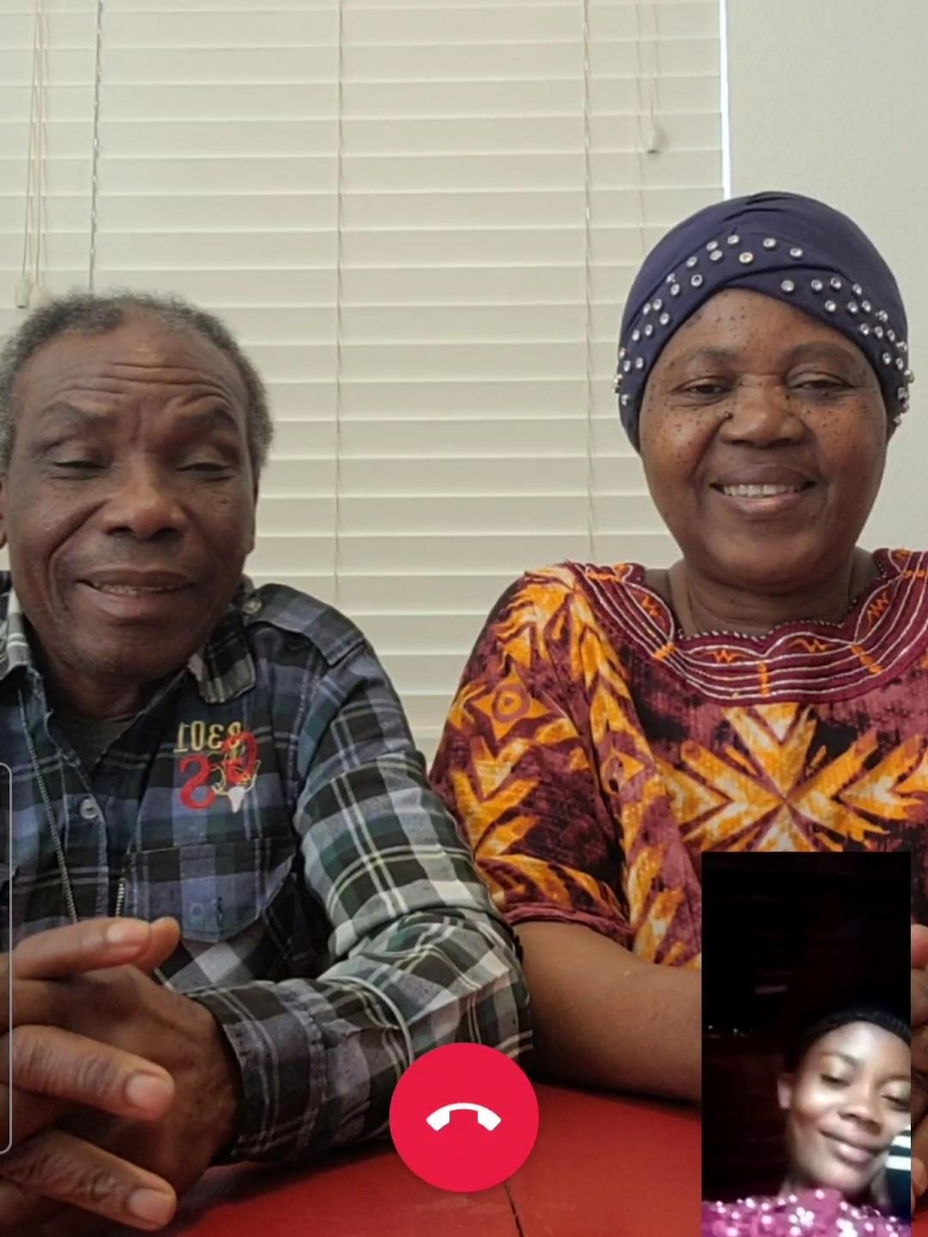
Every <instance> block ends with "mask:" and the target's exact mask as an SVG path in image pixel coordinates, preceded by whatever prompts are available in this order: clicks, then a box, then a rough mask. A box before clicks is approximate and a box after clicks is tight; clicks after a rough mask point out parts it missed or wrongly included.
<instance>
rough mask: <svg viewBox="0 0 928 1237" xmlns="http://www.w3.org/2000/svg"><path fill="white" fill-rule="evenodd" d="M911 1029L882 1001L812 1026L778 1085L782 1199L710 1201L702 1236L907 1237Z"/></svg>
mask: <svg viewBox="0 0 928 1237" xmlns="http://www.w3.org/2000/svg"><path fill="white" fill-rule="evenodd" d="M910 1038H911V1032H910V1028H909V1025H908V1023H906V1022H905V1021H903V1020H902V1019H901V1018H900V1017H899V1016H898V1015H897V1014H896V1013H894V1012H892V1011H891V1010H890V1009H888V1008H883V1007H881V1006H880V1005H871V1004H866V1003H861V1004H855V1005H850V1006H846V1007H844V1008H842V1009H840V1010H836V1011H833V1012H831V1013H829V1014H827V1015H825V1016H824V1017H819V1018H817V1019H815V1020H814V1021H812V1022H810V1023H808V1024H807V1025H806V1026H805V1027H803V1028H802V1029H801V1030H800V1031H799V1033H798V1034H797V1035H796V1036H795V1038H794V1040H793V1043H792V1044H790V1045H789V1046H788V1048H787V1051H786V1054H785V1068H784V1072H783V1073H782V1074H781V1075H780V1078H779V1080H778V1083H777V1092H778V1100H779V1105H780V1108H781V1109H782V1111H783V1113H784V1116H785V1142H784V1149H785V1165H784V1179H783V1184H782V1187H781V1189H780V1191H779V1194H778V1195H777V1196H776V1197H766V1198H763V1197H761V1198H757V1197H755V1198H746V1199H739V1200H738V1201H737V1202H734V1203H707V1204H705V1205H704V1209H703V1237H755V1234H756V1235H757V1237H760V1235H761V1234H765V1235H766V1237H791V1235H792V1234H797V1233H798V1234H801V1235H802V1237H857V1235H859V1237H904V1235H907V1234H909V1233H910V1231H911V1228H910V1224H909V1221H908V1219H907V1218H903V1217H905V1216H907V1215H908V1211H909V1194H910V1176H909V1166H908V1160H907V1154H908V1153H907V1150H906V1148H907V1131H908V1127H909V1123H910V1115H909V1106H910V1102H911V1077H910V1069H911V1050H910V1046H909V1045H910Z"/></svg>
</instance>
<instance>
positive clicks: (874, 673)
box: [568, 550, 928, 703]
mask: <svg viewBox="0 0 928 1237" xmlns="http://www.w3.org/2000/svg"><path fill="white" fill-rule="evenodd" d="M874 562H875V564H876V566H877V570H878V572H879V575H878V576H877V578H876V579H874V580H871V581H870V583H869V584H868V585H866V587H865V588H863V589H862V590H861V591H860V593H858V595H857V596H856V597H855V599H854V600H853V602H852V603H851V605H850V607H849V608H848V612H847V614H846V615H845V617H844V618H843V619H842V620H841V621H840V622H837V623H833V622H827V621H825V620H813V619H806V620H802V619H800V620H790V621H788V622H785V623H780V624H778V625H777V626H776V627H774V628H772V629H771V630H770V631H769V632H765V633H763V634H762V635H745V634H742V633H737V632H724V631H723V632H700V633H699V634H697V635H694V636H687V635H685V634H684V633H683V632H682V630H681V628H680V625H679V623H678V621H677V618H676V615H675V614H674V612H673V610H672V609H671V607H670V606H669V605H668V603H667V602H666V600H665V599H664V598H663V597H662V596H661V595H660V594H659V593H657V592H656V591H655V590H654V589H653V588H651V587H650V586H649V585H648V584H646V583H645V569H644V567H643V566H641V565H640V564H638V563H623V564H619V565H618V566H615V567H596V566H594V565H592V564H580V563H572V564H568V566H569V567H570V568H571V570H572V572H573V573H574V576H575V578H576V579H578V580H580V581H582V582H583V585H584V591H585V592H587V593H589V594H591V600H592V601H593V603H594V605H595V608H596V611H597V613H599V614H601V615H602V616H603V617H604V618H605V619H606V620H607V621H608V622H610V623H611V624H612V625H614V626H616V627H618V628H619V629H620V632H621V635H622V638H623V640H625V641H631V642H632V643H633V644H635V645H636V646H637V647H638V648H639V649H640V650H641V651H642V652H644V653H645V654H646V655H647V656H648V657H649V658H651V659H652V660H653V661H655V662H658V663H660V664H661V665H663V666H664V667H666V668H667V669H668V670H672V671H674V672H675V673H676V674H677V676H678V677H680V678H682V679H684V680H685V681H686V682H687V683H688V684H690V685H692V686H694V687H696V688H698V689H699V690H700V691H701V692H703V693H704V694H705V695H707V696H709V697H712V698H714V699H717V700H725V701H732V700H737V701H738V702H739V703H740V702H744V703H748V702H756V703H765V702H769V703H774V702H777V701H783V700H797V699H801V698H810V697H811V698H815V699H823V698H824V699H842V698H846V697H848V696H854V695H858V694H860V693H861V691H864V690H870V689H872V688H873V687H874V686H875V685H876V683H877V682H880V681H883V680H884V679H885V678H887V677H889V676H894V675H898V674H899V673H900V671H901V670H903V669H904V668H905V667H906V666H907V665H908V664H909V663H910V662H911V661H912V660H913V659H914V657H916V656H917V655H918V654H919V652H920V651H921V650H922V649H923V648H924V647H925V645H926V643H928V583H926V581H928V553H925V552H922V553H914V552H912V551H908V550H892V551H890V550H876V551H875V552H874Z"/></svg>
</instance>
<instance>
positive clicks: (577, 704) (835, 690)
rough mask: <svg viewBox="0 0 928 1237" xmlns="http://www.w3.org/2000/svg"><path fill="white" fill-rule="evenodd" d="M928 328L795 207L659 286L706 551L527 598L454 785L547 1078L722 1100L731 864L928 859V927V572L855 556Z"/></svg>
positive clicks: (646, 395) (655, 466)
mask: <svg viewBox="0 0 928 1237" xmlns="http://www.w3.org/2000/svg"><path fill="white" fill-rule="evenodd" d="M906 334H907V328H906V316H905V310H904V308H903V305H902V301H901V298H900V294H899V290H898V288H897V285H896V281H895V279H894V278H893V276H892V274H891V272H890V270H889V269H888V267H887V266H886V263H885V262H884V261H883V259H882V258H881V257H880V255H879V253H878V252H877V251H876V249H875V248H874V247H873V245H872V244H871V243H870V241H869V240H868V239H867V238H866V237H865V236H864V235H863V233H862V232H861V231H860V229H859V228H857V227H856V226H855V225H854V224H853V223H852V222H851V221H850V220H849V219H847V218H846V217H845V216H844V215H842V214H840V213H839V212H837V211H835V210H832V209H831V208H829V207H828V206H825V205H823V204H822V203H820V202H815V201H812V200H811V199H808V198H804V197H797V196H794V195H791V194H773V193H766V194H758V195H756V196H754V197H749V198H739V199H735V200H732V201H727V202H721V203H718V204H717V205H714V206H711V207H708V208H707V209H705V210H703V211H700V212H699V213H698V214H697V215H694V216H693V217H692V218H690V219H688V220H686V221H685V222H684V223H682V224H681V225H679V226H678V227H677V228H675V229H674V230H673V231H671V232H670V233H669V234H668V235H667V236H666V237H665V238H664V239H663V240H662V241H661V242H660V243H659V244H658V245H657V247H656V248H655V249H654V250H653V252H652V253H651V254H650V255H649V257H648V258H647V259H646V261H645V263H644V266H643V267H642V270H641V272H640V273H639V275H638V277H637V279H636V280H635V283H634V285H633V287H632V289H631V293H630V295H629V298H628V301H627V304H626V308H625V314H624V318H623V322H622V336H621V347H620V350H619V357H620V365H619V374H618V389H619V392H620V396H619V406H620V413H621V417H622V421H623V424H624V426H625V429H626V431H627V432H628V435H629V437H630V439H631V441H632V443H633V445H634V446H635V447H636V448H637V449H638V450H639V451H640V452H641V455H642V459H643V462H644V468H645V474H646V476H647V481H648V485H649V488H650V491H651V494H652V497H653V499H654V501H655V503H656V505H657V507H658V509H659V511H660V512H661V515H662V516H663V518H664V520H665V522H666V524H667V526H668V528H669V530H670V532H671V533H672V534H673V536H674V538H675V540H676V541H677V543H678V545H679V547H680V551H681V558H680V560H679V562H677V563H676V564H675V565H674V566H673V567H671V568H670V570H669V571H661V570H655V569H651V568H648V567H646V566H640V565H637V564H629V563H625V564H621V565H619V566H594V565H590V564H582V563H563V564H561V565H560V566H558V567H553V568H548V569H545V570H540V571H532V572H529V573H527V574H526V575H524V576H523V577H522V578H521V579H520V580H518V581H517V582H516V583H515V584H514V585H513V586H512V587H511V588H510V589H509V590H508V591H507V592H506V593H505V594H504V595H503V597H502V599H501V600H500V601H499V603H498V604H497V606H496V608H495V609H494V611H493V612H492V614H491V615H490V618H489V620H488V622H487V624H486V626H485V628H484V630H483V633H482V634H481V636H480V637H479V639H478V641H477V645H476V647H475V649H474V652H473V654H472V656H471V659H470V662H469V664H468V666H467V668H466V670H465V672H464V676H463V680H462V683H461V687H460V689H459V691H458V694H457V697H456V699H455V701H454V703H453V705H452V708H451V711H450V714H449V717H448V721H447V724H446V728H445V731H444V735H443V738H442V741H441V744H440V747H439V751H438V754H437V757H436V762H435V767H434V770H433V776H434V780H435V783H436V785H437V786H438V788H439V790H440V791H441V793H442V794H443V796H444V798H445V800H446V801H447V803H448V804H449V806H450V807H451V809H452V810H453V811H454V812H455V813H456V814H457V816H458V818H459V820H460V821H461V823H462V825H463V828H464V829H465V831H466V833H467V835H468V837H469V838H470V841H471V844H472V846H473V848H474V851H475V853H476V856H477V859H478V862H479V864H480V866H481V869H482V871H483V873H484V875H485V877H486V879H487V881H488V882H489V884H490V885H491V887H492V890H493V893H494V896H495V899H496V901H497V904H498V905H499V906H500V907H501V908H502V909H503V911H504V913H505V914H506V915H507V916H508V918H509V921H510V922H511V923H513V924H516V925H518V935H519V937H520V940H521V943H522V946H523V950H524V962H525V968H526V973H527V976H528V981H529V990H530V994H531V999H532V1005H533V1010H534V1018H535V1026H536V1043H537V1060H538V1064H539V1067H540V1068H541V1069H543V1070H547V1071H548V1072H550V1073H553V1074H558V1075H560V1076H562V1077H567V1078H570V1079H572V1080H576V1081H581V1082H590V1083H594V1084H596V1085H599V1086H612V1087H617V1088H621V1089H636V1090H643V1091H649V1092H651V1093H660V1094H667V1095H674V1096H683V1097H688V1098H696V1097H697V1096H698V1094H699V1085H700V1037H699V995H700V994H699V975H698V972H697V970H696V967H697V966H698V959H699V951H700V859H701V854H702V852H703V851H704V850H710V849H716V848H721V849H740V850H751V851H770V850H810V851H811V850H842V849H845V848H854V849H868V850H885V849H892V848H896V847H907V848H911V849H912V850H913V851H914V854H915V860H914V870H915V873H916V877H915V886H916V888H915V902H914V907H915V910H916V912H921V914H917V916H916V917H917V918H921V919H924V911H925V908H926V889H925V882H924V856H925V842H924V828H923V826H924V825H925V823H926V822H928V745H926V736H928V690H926V687H928V684H926V670H928V657H926V654H928V586H926V573H928V555H925V554H921V553H907V552H903V551H892V552H890V551H887V550H879V551H877V552H875V553H872V554H871V553H868V552H866V551H865V550H863V549H860V548H858V547H857V545H856V541H857V537H858V535H859V534H860V532H861V529H862V528H863V526H864V522H865V521H866V519H867V515H868V513H869V512H870V509H871V506H872V504H873V501H874V499H875V497H876V494H877V491H878V489H879V485H880V479H881V477H882V475H883V466H884V461H885V457H886V449H887V444H888V442H889V440H890V438H891V437H892V434H893V432H894V430H895V428H896V426H897V425H898V423H899V420H900V418H901V417H902V415H903V413H904V412H905V410H906V407H907V405H908V387H909V381H910V379H911V375H910V373H909V371H908V369H907V359H906V358H907V350H908V345H907V340H906ZM916 535H917V533H916Z"/></svg>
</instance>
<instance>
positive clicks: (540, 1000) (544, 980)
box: [516, 920, 702, 1100]
mask: <svg viewBox="0 0 928 1237" xmlns="http://www.w3.org/2000/svg"><path fill="white" fill-rule="evenodd" d="M516 932H517V934H518V937H519V940H520V941H521V942H522V948H523V967H524V969H525V974H526V978H527V980H528V988H529V993H530V994H531V1005H532V1015H533V1022H534V1028H535V1063H536V1069H537V1070H538V1071H539V1072H542V1073H545V1074H548V1075H549V1076H551V1077H556V1078H559V1079H562V1080H564V1081H565V1082H579V1083H586V1084H592V1085H594V1086H600V1087H610V1088H612V1089H614V1090H619V1091H644V1092H647V1093H648V1094H650V1095H667V1096H671V1097H673V1098H677V1099H687V1100H698V1099H699V1095H700V1082H701V1036H702V1025H701V1017H700V975H699V972H698V971H695V970H690V969H688V968H681V967H674V966H656V965H655V964H653V963H651V962H642V961H641V959H639V958H636V957H635V956H634V954H631V953H629V952H628V950H627V949H623V948H622V946H621V945H618V944H617V943H616V942H615V941H612V940H610V939H609V938H608V937H606V936H602V935H601V934H599V933H598V932H594V931H593V930H592V929H590V928H586V927H583V926H582V925H579V924H569V923H548V922H544V921H541V920H535V921H531V922H526V923H521V924H519V925H518V927H517V929H516Z"/></svg>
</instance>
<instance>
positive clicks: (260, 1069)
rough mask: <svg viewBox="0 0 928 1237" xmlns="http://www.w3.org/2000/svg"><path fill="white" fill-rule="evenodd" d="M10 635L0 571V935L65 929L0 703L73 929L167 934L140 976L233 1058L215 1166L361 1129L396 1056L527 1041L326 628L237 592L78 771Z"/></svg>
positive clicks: (19, 634) (436, 838)
mask: <svg viewBox="0 0 928 1237" xmlns="http://www.w3.org/2000/svg"><path fill="white" fill-rule="evenodd" d="M28 630H29V629H28V627H27V624H26V622H25V620H24V616H23V614H22V612H21V610H20V608H19V605H18V602H17V599H16V596H15V593H13V592H12V590H11V582H10V577H9V575H8V574H7V573H0V760H2V761H4V762H5V763H6V764H8V765H9V766H10V768H11V769H12V773H13V818H12V863H13V870H14V876H13V884H12V889H13V923H14V938H15V939H20V938H22V937H24V936H26V935H28V934H30V933H33V932H37V931H39V930H40V929H43V928H49V927H54V926H58V925H60V924H62V923H65V922H67V913H66V910H65V904H64V899H63V890H62V881H61V876H60V872H59V867H58V863H57V861H56V856H55V848H54V841H53V838H52V836H51V833H50V828H49V824H48V820H47V817H46V813H45V809H44V806H43V803H42V798H41V791H40V785H39V779H38V777H37V775H36V771H35V769H34V767H33V763H32V760H31V758H30V754H29V752H28V749H27V745H26V742H25V739H24V736H23V727H22V722H21V714H20V708H21V705H22V707H24V709H25V716H26V718H27V720H28V726H29V730H30V733H31V736H32V740H33V743H34V745H35V749H36V754H37V758H38V764H39V767H40V769H41V771H42V775H43V778H44V781H45V784H46V787H47V789H48V793H49V795H50V798H51V804H52V809H53V811H54V814H55V818H56V821H57V825H58V830H59V833H60V835H61V838H62V841H63V844H64V850H65V856H66V861H67V867H68V871H69V873H70V878H71V884H72V887H73V892H74V897H75V902H76V905H77V913H78V916H79V918H81V919H83V918H90V917H92V916H99V915H112V914H117V913H121V914H125V915H132V916H137V917H139V918H142V919H147V920H154V919H156V918H158V917H159V916H162V915H173V916H175V917H176V918H177V919H178V920H179V921H180V924H181V926H182V930H183V936H182V944H181V947H180V948H179V949H178V951H177V952H176V953H175V954H174V956H173V957H172V958H171V959H170V960H169V961H168V962H167V963H166V964H165V966H164V967H163V968H162V970H161V972H160V974H161V977H162V978H163V979H164V980H165V982H168V983H170V985H171V987H173V988H175V989H176V990H178V991H182V992H184V993H186V994H188V995H190V996H191V997H194V998H195V999H196V1000H197V1001H199V1002H201V1003H202V1004H203V1005H205V1006H206V1007H207V1008H209V1009H210V1011H211V1012H212V1013H213V1015H214V1016H215V1017H216V1018H217V1019H218V1020H219V1022H220V1024H221V1025H222V1027H223V1029H224V1031H225V1033H226V1035H227V1037H228V1039H229V1042H230V1043H231V1046H232V1048H233V1050H234V1052H235V1055H236V1057H237V1059H238V1062H239V1064H240V1066H241V1074H242V1086H243V1094H244V1101H243V1105H242V1110H241V1114H240V1124H239V1128H238V1132H237V1138H236V1140H235V1142H234V1143H233V1145H232V1147H231V1148H230V1149H229V1152H228V1156H227V1158H229V1159H268V1158H273V1159H294V1158H297V1157H300V1156H303V1155H305V1154H307V1153H311V1152H314V1151H317V1150H321V1149H323V1148H328V1147H333V1146H337V1145H340V1144H345V1143H349V1142H353V1141H355V1140H357V1139H361V1138H366V1137H369V1136H371V1135H373V1134H375V1133H378V1132H380V1131H382V1130H383V1129H384V1127H385V1124H386V1121H387V1116H388V1108H389V1102H390V1096H391V1093H392V1091H393V1087H394V1085H395V1083H396V1081H397V1079H398V1078H399V1076H400V1074H401V1073H402V1071H403V1069H404V1068H405V1066H406V1065H407V1064H408V1057H409V1052H410V1049H411V1050H412V1053H413V1054H414V1055H418V1054H420V1053H422V1052H425V1051H427V1050H428V1049H429V1048H433V1047H435V1046H436V1045H438V1044H444V1043H449V1042H452V1041H456V1040H466V1041H475V1042H479V1043H484V1044H489V1045H492V1046H494V1047H496V1048H499V1049H501V1050H502V1051H503V1052H505V1053H507V1054H509V1055H511V1056H516V1055H518V1054H520V1053H521V1052H522V1051H523V1050H525V1049H526V1048H527V1047H528V1045H529V1039H530V1033H529V1029H528V1012H527V997H526V992H525V987H524V982H523V979H522V976H521V972H520V969H519V966H518V962H517V960H516V957H515V951H514V947H513V941H512V937H511V936H510V934H509V932H508V929H506V928H505V926H504V925H503V924H502V921H501V919H500V918H499V916H498V915H497V913H496V911H495V909H494V907H493V905H492V903H491V901H490V898H489V895H488V893H487V891H486V889H485V888H484V886H483V885H482V883H481V882H480V880H479V878H478V877H477V875H476V874H475V870H474V867H473V865H472V861H471V856H470V853H469V851H468V849H467V847H466V846H465V844H464V843H463V842H462V841H461V838H460V837H459V835H458V833H457V830H456V828H455V825H454V824H453V822H452V820H451V818H450V817H449V816H448V814H447V813H446V811H445V809H444V808H443V807H442V805H441V803H440V801H439V800H438V799H437V797H436V796H435V795H434V793H433V792H432V791H431V789H430V788H429V786H428V782H427V780H426V776H425V772H424V767H423V762H422V758H421V756H419V754H418V753H417V752H416V751H415V750H414V747H413V743H412V740H411V738H410V734H409V730H408V727H407V724H406V720H405V717H404V715H403V710H402V707H401V705H400V703H399V701H398V699H397V697H396V694H395V692H394V690H393V688H392V686H391V684H390V682H389V680H388V679H387V677H386V675H385V673H384V671H383V669H382V668H381V666H380V664H379V662H378V661H377V658H376V657H375V656H374V654H373V652H372V650H371V648H370V646H369V645H368V644H367V643H366V641H365V640H364V637H363V636H362V635H361V633H360V632H359V631H358V630H357V629H356V628H355V627H354V626H352V624H351V623H350V622H348V620H347V619H345V618H344V617H343V616H342V615H340V614H339V613H338V612H337V611H335V610H333V609H331V608H330V607H328V606H325V605H323V604H322V603H320V602H318V601H315V600H314V599H312V598H310V597H307V596H305V595H303V594H301V593H298V592H295V591H294V590H292V589H289V588H285V587H283V586H279V585H265V586H264V587H262V588H260V589H258V590H254V588H253V586H252V585H251V582H250V581H248V580H247V578H246V579H243V582H242V587H241V588H240V590H239V592H238V594H237V595H236V598H235V601H234V603H233V605H232V606H230V607H229V609H228V611H227V612H226V615H225V617H224V619H223V620H222V622H221V623H220V625H219V627H218V628H217V629H216V631H215V632H214V634H213V636H212V638H211V640H210V642H209V644H208V645H207V646H206V648H205V649H204V650H203V652H202V655H197V656H195V657H193V658H192V659H191V661H190V662H189V663H188V665H187V666H186V667H184V668H183V669H182V670H180V671H178V673H177V674H176V675H175V676H173V677H172V678H171V680H170V681H169V682H167V683H163V684H161V685H160V686H159V687H158V689H157V690H156V691H155V693H154V695H153V697H152V699H151V701H150V702H149V704H148V705H147V706H146V708H145V709H143V711H142V712H141V713H139V714H138V716H137V717H136V718H135V720H134V721H133V722H132V724H131V725H130V727H129V728H128V729H127V730H126V731H125V732H124V733H123V734H122V735H121V736H120V737H119V738H118V739H117V740H116V741H115V742H114V743H113V744H112V745H111V746H110V748H109V749H108V750H107V751H106V752H105V753H104V755H103V757H102V758H101V759H100V760H99V761H98V762H97V763H96V765H95V766H94V768H93V769H92V770H91V771H89V772H88V771H86V770H84V769H82V768H81V766H80V765H79V763H78V760H77V757H76V755H75V754H74V752H73V749H72V748H71V746H70V745H69V744H68V742H67V740H66V739H65V738H64V737H63V736H62V734H61V733H60V732H59V731H57V730H56V728H55V721H54V713H53V712H50V707H49V704H48V702H47V701H46V697H45V691H44V687H43V680H42V677H41V675H40V673H39V671H38V669H37V667H36V663H35V661H34V659H33V655H32V652H31V650H30V645H29V639H28V635H27V632H28ZM4 797H5V796H0V800H2V799H3V798H4ZM8 897H9V885H8V884H7V885H6V886H5V887H4V889H3V900H4V901H6V899H7V898H8ZM7 911H8V906H4V907H2V908H0V921H2V922H3V923H4V924H5V923H6V919H7ZM6 935H7V932H6V929H5V928H4V937H6ZM8 947H9V942H8V940H6V939H4V941H3V948H4V949H7V948H8Z"/></svg>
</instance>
